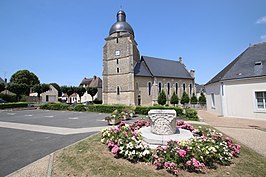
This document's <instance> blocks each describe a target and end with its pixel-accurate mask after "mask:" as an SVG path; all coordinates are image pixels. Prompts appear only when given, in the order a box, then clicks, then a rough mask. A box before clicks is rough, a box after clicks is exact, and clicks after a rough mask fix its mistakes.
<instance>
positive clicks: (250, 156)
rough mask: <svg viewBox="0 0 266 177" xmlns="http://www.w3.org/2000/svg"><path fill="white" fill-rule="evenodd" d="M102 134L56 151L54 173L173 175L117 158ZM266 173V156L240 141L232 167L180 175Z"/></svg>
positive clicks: (256, 176)
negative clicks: (102, 140) (238, 150)
mask: <svg viewBox="0 0 266 177" xmlns="http://www.w3.org/2000/svg"><path fill="white" fill-rule="evenodd" d="M100 139H101V133H98V134H96V135H94V136H92V137H89V138H87V139H85V140H83V141H81V142H79V143H77V144H74V145H72V146H70V147H67V148H65V149H62V150H61V151H58V152H57V153H56V154H55V157H54V163H53V176H55V177H61V176H62V177H65V176H81V177H82V176H84V177H85V176H88V177H93V176H97V177H106V176H108V177H117V176H130V177H140V176H143V177H153V176H155V177H156V176H158V177H159V176H173V175H171V174H169V173H168V172H166V171H165V170H156V169H155V166H153V165H151V164H145V163H136V164H134V163H131V162H129V161H127V160H125V159H115V158H114V156H113V155H112V154H111V153H110V152H109V151H108V148H107V146H106V145H104V144H102V143H101V142H100ZM265 174H266V158H265V157H263V156H261V155H260V154H258V153H256V152H254V151H253V150H252V149H249V148H247V147H246V146H244V145H242V144H241V154H240V157H239V158H236V159H234V160H233V164H231V165H230V166H221V167H219V168H217V169H216V170H209V171H208V172H207V173H206V174H197V173H188V172H184V171H182V172H181V173H180V175H179V176H254V177H260V176H263V177H264V176H265Z"/></svg>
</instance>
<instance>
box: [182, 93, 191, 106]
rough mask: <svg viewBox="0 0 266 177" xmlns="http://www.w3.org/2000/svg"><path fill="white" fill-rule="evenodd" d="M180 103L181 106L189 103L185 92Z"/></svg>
mask: <svg viewBox="0 0 266 177" xmlns="http://www.w3.org/2000/svg"><path fill="white" fill-rule="evenodd" d="M180 103H181V104H183V105H185V104H187V103H189V96H188V94H187V93H186V92H184V93H183V95H182V98H181V101H180Z"/></svg>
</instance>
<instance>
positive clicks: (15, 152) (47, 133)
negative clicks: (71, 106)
mask: <svg viewBox="0 0 266 177" xmlns="http://www.w3.org/2000/svg"><path fill="white" fill-rule="evenodd" d="M105 116H106V114H101V113H88V112H68V111H46V110H24V111H0V140H1V141H0V167H1V170H0V177H2V176H5V175H8V174H10V173H12V172H14V171H16V170H18V169H20V168H22V167H24V166H26V165H28V164H30V163H32V162H34V161H36V160H38V159H40V158H42V157H44V156H46V155H48V154H50V153H52V152H54V151H56V150H58V149H61V148H63V147H65V146H67V145H70V144H72V143H74V142H77V141H79V140H81V139H83V138H86V137H88V136H90V135H92V134H94V133H95V132H97V131H100V130H102V129H103V128H104V127H105V126H106V125H107V124H106V122H105V121H104V117H105Z"/></svg>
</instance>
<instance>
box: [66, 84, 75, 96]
mask: <svg viewBox="0 0 266 177" xmlns="http://www.w3.org/2000/svg"><path fill="white" fill-rule="evenodd" d="M74 92H75V90H74V87H72V86H69V87H67V91H66V93H67V96H68V97H70V96H71V95H72V94H73V93H74Z"/></svg>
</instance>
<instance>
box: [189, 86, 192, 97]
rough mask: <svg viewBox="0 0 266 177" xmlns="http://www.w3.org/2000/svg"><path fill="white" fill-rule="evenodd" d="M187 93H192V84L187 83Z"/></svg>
mask: <svg viewBox="0 0 266 177" xmlns="http://www.w3.org/2000/svg"><path fill="white" fill-rule="evenodd" d="M189 94H190V95H192V84H189Z"/></svg>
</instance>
